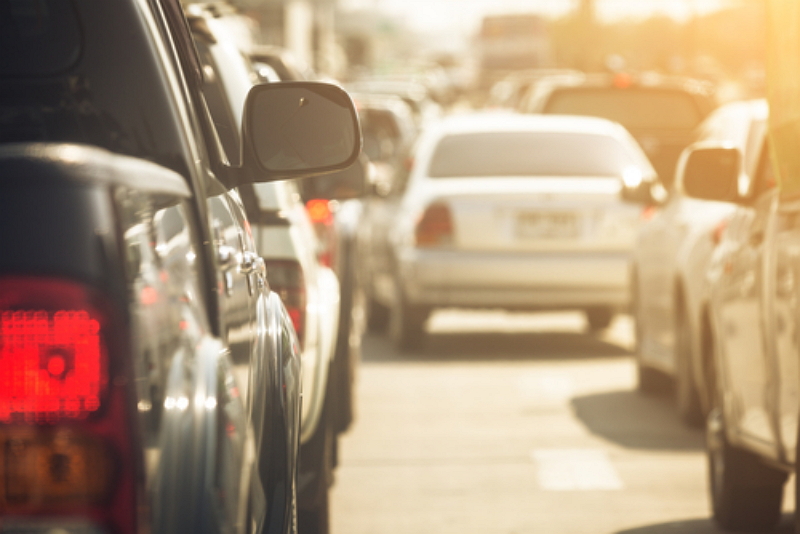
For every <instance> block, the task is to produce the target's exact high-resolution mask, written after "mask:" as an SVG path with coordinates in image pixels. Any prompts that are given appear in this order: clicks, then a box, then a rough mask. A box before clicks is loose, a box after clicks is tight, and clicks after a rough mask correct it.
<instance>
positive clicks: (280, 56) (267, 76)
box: [248, 45, 372, 464]
mask: <svg viewBox="0 0 800 534" xmlns="http://www.w3.org/2000/svg"><path fill="white" fill-rule="evenodd" d="M248 56H249V58H250V61H251V63H252V65H253V68H254V69H255V72H256V75H257V76H258V78H259V80H261V81H264V82H277V81H294V80H313V79H315V78H316V74H315V73H314V71H313V70H312V69H310V68H308V66H306V65H304V64H303V63H302V62H300V61H298V60H297V58H296V57H295V56H294V55H293V54H292V53H291V52H290V51H289V50H287V49H285V48H282V47H277V46H269V45H260V46H253V47H251V48H250V49H249V51H248ZM351 96H352V95H351ZM371 175H372V165H371V164H370V162H369V159H368V158H367V156H366V155H364V154H363V153H362V155H361V156H360V157H359V159H358V160H357V161H356V162H355V163H353V165H352V166H350V167H348V168H347V169H344V170H342V171H338V172H336V173H329V174H326V175H323V176H318V177H311V178H306V179H304V180H300V181H298V182H297V188H296V189H297V192H299V194H300V198H301V199H302V200H303V202H305V206H306V211H307V216H308V217H310V219H311V222H312V224H313V227H314V230H315V231H316V239H314V241H315V246H316V247H317V249H318V250H317V257H318V260H319V262H320V263H321V264H322V266H323V267H329V268H331V269H333V271H334V273H336V276H337V278H338V281H339V295H340V298H339V304H340V305H339V310H338V318H339V320H338V330H337V332H336V347H335V351H334V355H333V361H332V367H331V373H332V374H331V380H332V385H333V386H334V387H333V389H332V392H333V393H332V399H331V400H332V402H333V408H332V410H330V411H331V414H330V416H331V417H332V424H333V429H334V432H335V433H336V434H337V435H338V434H341V433H343V432H345V431H347V430H348V429H349V428H350V426H351V425H352V423H353V421H354V419H355V404H356V403H355V382H356V375H357V368H358V362H359V361H360V360H361V339H362V337H363V333H364V316H365V311H364V307H365V304H364V295H363V287H362V283H361V281H360V279H361V276H360V274H359V273H360V271H361V269H360V268H359V263H360V261H361V257H362V253H361V250H360V247H359V240H358V234H359V231H360V229H361V228H362V227H363V226H364V224H365V221H362V212H363V210H362V203H361V202H360V199H361V197H363V196H364V195H365V193H366V188H367V181H368V180H369V179H370V178H369V177H370V176H371ZM293 196H294V193H293V194H292V195H289V196H285V195H281V196H279V197H276V198H281V199H283V198H292V197H293ZM292 202H293V201H292ZM282 209H283V210H284V211H286V212H288V211H292V210H291V209H286V208H282ZM298 217H300V216H299V215H298ZM303 227H304V228H305V224H304V225H303ZM295 235H296V234H295ZM309 307H310V308H311V309H313V308H314V307H313V305H309ZM333 443H334V451H338V447H337V446H336V443H338V441H337V440H336V438H334V439H333ZM333 460H334V464H335V463H336V461H338V460H337V454H336V453H334V455H333Z"/></svg>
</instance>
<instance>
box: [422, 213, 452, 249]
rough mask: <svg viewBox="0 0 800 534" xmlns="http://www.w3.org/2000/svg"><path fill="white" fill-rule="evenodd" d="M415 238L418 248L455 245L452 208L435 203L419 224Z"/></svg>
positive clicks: (423, 215)
mask: <svg viewBox="0 0 800 534" xmlns="http://www.w3.org/2000/svg"><path fill="white" fill-rule="evenodd" d="M415 238H416V243H417V246H418V247H435V246H442V245H450V244H452V243H453V217H452V215H451V213H450V208H449V207H448V206H447V204H444V203H442V202H434V203H433V204H431V205H430V206H428V208H427V209H426V210H425V212H424V213H423V214H422V217H420V219H419V222H418V223H417V228H416V231H415Z"/></svg>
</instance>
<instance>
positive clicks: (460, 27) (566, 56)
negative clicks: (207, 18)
mask: <svg viewBox="0 0 800 534" xmlns="http://www.w3.org/2000/svg"><path fill="white" fill-rule="evenodd" d="M235 3H236V4H237V5H238V6H239V7H240V8H241V9H242V10H243V12H244V13H246V14H247V15H248V16H249V17H251V19H252V21H253V22H252V24H253V25H254V26H255V29H256V31H257V35H258V39H259V41H260V42H261V43H262V44H270V45H279V46H282V47H285V48H288V49H289V50H290V51H291V52H292V53H293V55H294V56H295V57H296V58H297V59H298V60H299V61H301V62H303V63H305V64H307V65H308V66H309V67H311V68H313V69H314V70H315V71H316V72H317V73H319V74H320V75H323V76H327V77H332V78H335V79H338V80H342V81H352V80H355V79H358V78H362V77H365V76H370V75H383V76H399V75H403V76H414V77H416V78H417V79H418V80H420V81H423V82H424V83H425V84H426V85H427V86H428V87H429V88H430V89H431V90H432V91H433V92H434V94H436V95H438V97H439V98H440V99H443V100H445V101H448V102H449V101H452V100H455V99H459V98H467V99H468V100H469V101H470V102H472V103H473V104H479V103H481V102H483V101H484V100H485V99H486V98H487V97H488V94H489V91H490V89H491V87H492V85H493V84H494V83H495V82H497V81H498V80H500V79H502V78H503V77H505V76H507V75H508V74H510V73H512V72H514V71H520V70H529V69H545V68H559V69H579V70H583V71H589V72H599V71H608V70H614V71H619V70H632V71H638V72H641V71H653V72H659V73H661V74H670V75H683V76H691V77H698V78H703V79H707V80H710V81H713V82H715V83H718V84H720V85H719V87H720V90H719V92H720V94H719V96H720V99H721V100H723V101H724V100H731V99H737V98H750V97H758V96H761V95H762V93H763V89H764V88H763V81H764V53H765V50H764V46H765V44H764V43H765V32H766V28H765V27H766V22H765V16H764V9H763V5H762V2H760V1H758V0H426V1H417V0H236V2H235ZM443 103H446V102H443Z"/></svg>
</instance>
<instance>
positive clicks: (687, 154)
mask: <svg viewBox="0 0 800 534" xmlns="http://www.w3.org/2000/svg"><path fill="white" fill-rule="evenodd" d="M741 172H742V153H741V152H740V151H739V149H737V148H734V147H732V146H729V145H719V144H700V143H697V144H694V145H692V146H690V147H688V148H687V149H686V150H684V151H683V153H682V154H681V159H680V161H679V162H678V171H677V181H678V184H679V187H680V188H681V190H682V191H683V192H684V193H685V194H686V195H687V196H690V197H693V198H699V199H702V200H716V201H720V202H738V201H739V192H738V190H739V175H740V174H741Z"/></svg>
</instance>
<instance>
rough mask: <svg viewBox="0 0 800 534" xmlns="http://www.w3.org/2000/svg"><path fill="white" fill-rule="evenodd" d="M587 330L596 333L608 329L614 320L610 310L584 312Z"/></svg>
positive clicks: (588, 310)
mask: <svg viewBox="0 0 800 534" xmlns="http://www.w3.org/2000/svg"><path fill="white" fill-rule="evenodd" d="M584 314H585V315H586V322H587V323H588V324H589V330H592V331H597V330H602V329H604V328H608V325H610V324H611V320H612V319H613V318H614V312H613V311H611V309H610V308H599V307H598V308H589V309H587V310H585V311H584Z"/></svg>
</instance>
